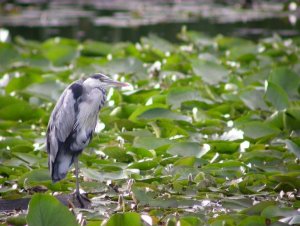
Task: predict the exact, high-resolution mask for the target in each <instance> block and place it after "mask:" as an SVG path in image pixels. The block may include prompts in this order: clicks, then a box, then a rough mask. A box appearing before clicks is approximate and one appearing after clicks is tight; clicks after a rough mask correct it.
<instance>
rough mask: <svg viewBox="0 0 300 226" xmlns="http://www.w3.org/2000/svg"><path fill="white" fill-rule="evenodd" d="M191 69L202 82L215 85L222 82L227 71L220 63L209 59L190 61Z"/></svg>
mask: <svg viewBox="0 0 300 226" xmlns="http://www.w3.org/2000/svg"><path fill="white" fill-rule="evenodd" d="M192 67H193V71H194V73H195V74H196V75H198V76H200V77H201V78H202V79H203V81H204V82H206V83H208V84H209V85H216V84H218V83H220V82H224V81H225V78H226V76H227V75H228V71H227V69H226V68H224V67H223V66H222V65H220V64H216V63H214V62H211V61H201V60H193V61H192Z"/></svg>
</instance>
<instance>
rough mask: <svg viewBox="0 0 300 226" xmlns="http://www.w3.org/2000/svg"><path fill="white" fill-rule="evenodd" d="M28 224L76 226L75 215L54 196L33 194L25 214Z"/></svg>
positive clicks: (29, 225) (31, 225) (35, 225)
mask: <svg viewBox="0 0 300 226" xmlns="http://www.w3.org/2000/svg"><path fill="white" fill-rule="evenodd" d="M26 219H27V223H28V226H37V225H43V226H53V225H64V226H78V223H77V222H76V218H75V216H74V215H73V214H72V213H71V212H70V211H69V210H68V208H67V207H66V206H64V205H63V204H61V203H60V202H59V201H58V200H57V199H56V198H54V197H53V196H50V195H45V194H35V195H34V196H33V197H32V198H31V200H30V202H29V209H28V215H27V218H26Z"/></svg>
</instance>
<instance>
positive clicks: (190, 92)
mask: <svg viewBox="0 0 300 226" xmlns="http://www.w3.org/2000/svg"><path fill="white" fill-rule="evenodd" d="M186 101H199V102H205V103H207V104H212V103H213V102H212V101H210V100H207V99H204V98H202V97H201V96H200V93H199V92H198V91H196V90H194V89H191V88H188V87H178V88H173V89H171V90H170V91H169V93H168V95H167V104H168V105H171V106H172V109H176V108H180V107H181V104H182V103H183V102H186Z"/></svg>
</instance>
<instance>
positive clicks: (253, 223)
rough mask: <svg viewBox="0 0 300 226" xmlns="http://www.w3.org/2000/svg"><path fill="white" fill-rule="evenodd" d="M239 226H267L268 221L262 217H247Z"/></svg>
mask: <svg viewBox="0 0 300 226" xmlns="http://www.w3.org/2000/svg"><path fill="white" fill-rule="evenodd" d="M239 226H266V219H265V218H264V217H261V216H250V217H246V218H245V219H244V220H242V221H241V222H240V224H239Z"/></svg>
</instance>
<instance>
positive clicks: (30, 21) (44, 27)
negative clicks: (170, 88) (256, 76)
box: [0, 1, 300, 42]
mask: <svg viewBox="0 0 300 226" xmlns="http://www.w3.org/2000/svg"><path fill="white" fill-rule="evenodd" d="M129 2H131V1H129ZM125 3H126V2H125ZM122 4H123V5H121V7H119V8H118V5H117V4H114V5H109V7H108V8H109V9H106V8H105V7H103V8H104V9H103V8H101V7H102V6H103V5H100V6H99V5H96V6H95V7H91V6H90V5H89V6H88V7H87V6H84V5H83V6H79V7H78V6H76V7H74V5H70V4H67V5H63V9H61V8H59V5H58V6H57V5H55V7H53V6H49V5H43V4H40V5H33V6H32V5H30V4H29V5H25V6H24V5H21V6H18V5H10V7H11V11H12V13H11V11H8V10H7V5H5V6H3V5H2V7H4V9H2V15H1V14H0V27H2V28H5V29H8V30H9V32H10V36H11V37H12V38H14V37H16V36H18V35H20V36H22V37H24V38H27V39H33V40H45V39H48V38H50V37H54V36H61V37H67V38H75V39H79V40H85V39H94V40H99V41H107V42H118V41H133V42H135V41H138V40H139V39H140V37H142V36H147V35H148V34H156V35H158V36H160V37H163V38H165V39H167V40H170V41H176V40H177V38H176V34H178V33H179V32H180V30H181V28H182V26H186V27H187V29H189V30H195V31H200V32H203V33H205V34H208V35H212V36H215V35H217V34H223V35H228V36H238V37H246V38H250V39H253V40H256V39H259V38H262V37H268V36H270V35H272V34H274V33H277V34H279V35H281V36H283V37H291V36H298V35H299V33H300V24H299V21H298V15H299V12H297V11H295V12H292V13H284V14H281V15H280V16H278V15H276V11H275V12H273V14H274V15H271V16H270V15H269V14H268V15H267V16H259V13H257V12H256V11H255V9H249V11H247V13H248V14H249V15H250V17H251V15H253V14H254V16H252V17H251V18H250V19H247V20H245V19H243V13H240V12H238V13H240V14H237V13H236V11H237V10H235V11H230V8H229V7H227V9H226V10H227V11H225V12H223V11H221V9H222V8H220V7H219V6H218V7H219V8H218V7H216V6H214V5H212V6H210V7H208V10H212V11H211V12H212V14H213V13H215V12H214V10H213V9H214V8H216V10H220V11H221V12H223V15H222V14H220V16H219V17H218V12H216V13H215V15H214V16H212V17H210V16H209V15H208V16H207V15H206V16H201V15H205V12H201V11H200V10H203V9H204V10H205V9H206V8H203V7H204V5H200V6H199V3H197V4H195V3H194V4H195V7H198V8H199V13H198V11H193V5H188V6H189V7H188V8H187V7H185V5H184V4H183V3H182V2H181V3H180V5H179V6H178V5H176V4H175V5H172V8H170V7H169V6H168V8H166V6H165V5H162V4H159V5H157V8H158V10H157V9H156V8H154V7H153V6H152V5H151V7H153V8H154V11H153V13H154V15H151V13H152V11H151V10H148V8H145V9H146V11H147V12H146V13H144V11H143V8H142V9H139V11H134V6H129V7H127V6H126V5H125V4H124V2H122ZM130 4H133V3H132V2H131V3H130ZM137 4H140V3H137ZM206 4H208V5H209V3H206ZM143 6H144V5H142V7H143ZM5 7H6V8H5ZM14 7H16V10H15V11H16V12H14ZM106 7H107V6H106ZM126 7H127V8H126ZM159 7H161V10H159ZM176 7H177V8H180V10H182V11H180V10H178V11H176V10H177V8H176ZM140 8H141V7H140ZM174 8H175V10H174ZM228 8H229V9H228ZM73 9H74V10H73ZM172 10H173V11H174V12H172ZM184 10H186V11H184ZM222 10H223V9H222ZM169 11H171V13H170V12H169ZM0 12H1V11H0ZM3 12H4V13H3ZM181 12H183V13H182V15H183V16H182V15H181ZM186 12H188V13H191V12H192V13H193V14H192V13H191V15H192V16H189V17H188V18H187V19H186V18H185V14H184V13H186ZM56 13H57V14H56ZM164 13H166V14H168V15H167V16H165V17H163V18H162V19H161V20H159V19H158V20H157V19H156V18H160V17H162V15H163V14H164ZM176 13H177V14H178V15H179V16H178V18H179V19H178V18H177V15H176ZM135 14H137V15H135ZM256 14H257V15H258V16H256ZM45 15H47V16H46V19H43V18H44V17H45ZM193 15H196V16H193ZM199 15H200V16H199ZM232 15H234V16H233V19H231V17H232ZM230 16H231V17H230ZM145 18H146V19H145ZM223 18H224V21H223ZM228 18H230V19H229V21H228ZM131 21H135V22H136V23H132V22H131ZM124 22H125V23H124ZM127 23H128V25H127Z"/></svg>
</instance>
